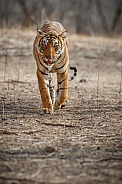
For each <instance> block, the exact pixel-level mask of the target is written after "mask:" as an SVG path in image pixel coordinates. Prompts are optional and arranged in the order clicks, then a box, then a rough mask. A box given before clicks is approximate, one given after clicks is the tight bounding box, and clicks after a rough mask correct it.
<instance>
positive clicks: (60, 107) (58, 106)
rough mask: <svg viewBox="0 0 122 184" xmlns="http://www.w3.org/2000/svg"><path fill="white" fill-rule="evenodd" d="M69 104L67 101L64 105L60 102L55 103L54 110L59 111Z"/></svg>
mask: <svg viewBox="0 0 122 184" xmlns="http://www.w3.org/2000/svg"><path fill="white" fill-rule="evenodd" d="M66 104H67V101H65V102H64V103H62V104H60V103H59V102H56V103H55V106H54V109H55V110H58V109H62V108H63V107H65V106H66Z"/></svg>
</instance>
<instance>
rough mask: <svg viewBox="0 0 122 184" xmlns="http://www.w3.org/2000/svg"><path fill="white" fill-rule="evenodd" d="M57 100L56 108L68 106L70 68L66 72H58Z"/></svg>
mask: <svg viewBox="0 0 122 184" xmlns="http://www.w3.org/2000/svg"><path fill="white" fill-rule="evenodd" d="M57 83H58V87H57V101H56V103H55V108H56V109H60V108H63V107H64V106H66V102H67V99H68V70H66V71H65V72H64V73H61V74H59V73H58V74H57Z"/></svg>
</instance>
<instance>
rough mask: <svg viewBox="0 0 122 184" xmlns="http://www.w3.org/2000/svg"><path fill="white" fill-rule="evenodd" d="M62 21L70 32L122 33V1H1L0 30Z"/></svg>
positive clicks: (90, 33)
mask: <svg viewBox="0 0 122 184" xmlns="http://www.w3.org/2000/svg"><path fill="white" fill-rule="evenodd" d="M46 20H55V21H59V22H61V23H62V24H63V25H64V27H65V28H66V29H67V30H68V31H69V33H77V34H81V33H82V34H88V35H113V34H115V35H118V34H119V35H121V34H122V0H29V1H28V0H0V28H13V27H14V28H16V27H18V28H28V27H29V28H31V29H35V28H36V26H37V25H38V27H40V26H41V25H42V24H43V23H44V22H45V21H46Z"/></svg>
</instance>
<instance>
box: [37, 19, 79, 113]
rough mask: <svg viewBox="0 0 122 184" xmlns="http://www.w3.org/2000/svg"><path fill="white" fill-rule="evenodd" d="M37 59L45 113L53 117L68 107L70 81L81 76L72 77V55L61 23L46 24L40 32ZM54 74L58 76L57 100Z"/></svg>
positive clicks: (38, 31) (38, 78)
mask: <svg viewBox="0 0 122 184" xmlns="http://www.w3.org/2000/svg"><path fill="white" fill-rule="evenodd" d="M33 55H34V58H35V60H36V65H37V80H38V87H39V91H40V96H41V100H42V110H43V112H44V113H53V112H54V109H60V108H62V107H63V106H65V104H66V102H67V99H68V81H69V80H73V79H74V78H75V76H76V75H77V69H76V68H75V67H70V69H71V70H74V75H73V76H72V77H68V68H69V54H68V38H67V31H66V30H65V28H64V27H63V26H62V24H61V23H59V22H55V21H48V22H45V23H44V24H43V25H42V27H41V29H38V28H37V35H36V38H35V40H34V44H33ZM52 73H56V74H57V100H55V90H54V83H53V80H52Z"/></svg>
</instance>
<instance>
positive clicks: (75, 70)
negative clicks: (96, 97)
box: [68, 67, 77, 81]
mask: <svg viewBox="0 0 122 184" xmlns="http://www.w3.org/2000/svg"><path fill="white" fill-rule="evenodd" d="M70 70H74V74H73V76H71V77H69V79H68V80H69V81H72V80H73V79H74V78H75V77H76V76H77V69H76V67H70Z"/></svg>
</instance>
